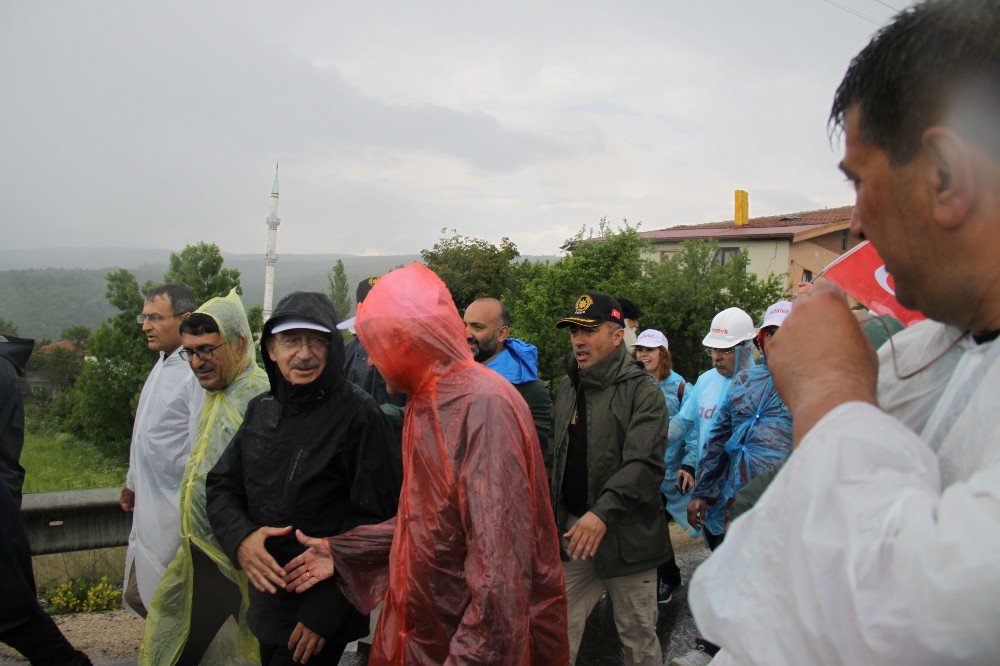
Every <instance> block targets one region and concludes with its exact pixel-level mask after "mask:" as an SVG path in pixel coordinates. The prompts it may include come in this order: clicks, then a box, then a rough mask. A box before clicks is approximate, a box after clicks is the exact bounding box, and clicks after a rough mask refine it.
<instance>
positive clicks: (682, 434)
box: [661, 344, 756, 534]
mask: <svg viewBox="0 0 1000 666" xmlns="http://www.w3.org/2000/svg"><path fill="white" fill-rule="evenodd" d="M755 365H756V364H755V363H754V360H753V348H752V347H751V346H750V345H749V344H744V345H741V346H739V347H737V348H736V360H735V364H734V370H733V376H731V377H723V376H722V375H720V374H719V372H718V370H716V369H715V368H712V369H711V370H708V371H707V372H703V373H702V374H701V376H699V377H698V381H697V382H695V385H694V387H693V388H692V389H690V390H689V391H685V393H689V392H690V394H691V395H690V397H688V398H687V399H685V400H684V404H683V405H682V406H681V409H680V411H679V412H678V413H677V416H674V417H673V418H672V419H670V431H669V432H668V434H667V451H668V452H669V451H670V450H671V448H674V447H679V446H681V445H683V447H684V455H683V457H682V458H681V465H682V466H684V467H689V468H691V469H693V470H694V472H695V474H697V471H698V467H699V465H700V463H701V458H702V452H703V451H704V449H705V444H706V443H707V442H708V436H709V433H710V432H711V426H712V423H713V422H714V421H715V418H716V416H717V415H718V412H719V408H720V406H721V405H722V403H723V402H724V401H725V399H726V395H727V394H728V392H729V387H730V385H731V384H732V383H733V377H734V376H736V375H737V374H739V373H740V372H742V371H743V370H747V369H749V368H753V367H754V366H755ZM675 455H676V454H675ZM668 465H669V461H668ZM676 479H677V472H676V471H675V472H674V478H673V479H670V478H667V477H664V479H663V482H664V485H666V484H668V483H669V484H671V485H672V484H673V483H674V482H675V481H676ZM662 489H663V487H662V486H661V490H662ZM678 495H679V497H677V498H675V499H674V500H673V501H672V503H671V504H672V506H673V507H674V509H670V507H668V509H670V514H671V515H672V516H673V517H674V519H675V520H677V522H678V524H680V525H682V526H684V525H688V522H687V501H688V500H689V499H690V496H691V493H690V491H689V492H687V493H685V494H684V495H680V494H679V493H678ZM682 499H683V504H681V500H682ZM725 517H726V507H725V504H723V503H717V504H716V506H710V507H709V508H708V512H707V516H706V519H705V525H706V527H708V530H709V531H710V532H711V533H712V534H722V533H723V532H724V531H725ZM688 528H689V529H690V526H688ZM695 534H697V533H695Z"/></svg>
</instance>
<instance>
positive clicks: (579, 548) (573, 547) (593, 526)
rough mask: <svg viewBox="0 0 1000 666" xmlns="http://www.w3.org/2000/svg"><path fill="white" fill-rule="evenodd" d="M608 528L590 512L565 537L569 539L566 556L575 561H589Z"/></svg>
mask: <svg viewBox="0 0 1000 666" xmlns="http://www.w3.org/2000/svg"><path fill="white" fill-rule="evenodd" d="M607 531H608V526H607V525H605V524H604V521H603V520H601V519H600V518H598V517H597V515H596V514H595V513H594V512H593V511H588V512H587V513H585V514H583V516H581V517H580V520H578V521H576V524H575V525H573V527H571V528H569V532H566V534H564V535H563V536H564V537H566V538H567V539H569V547H568V548H567V549H566V554H567V555H569V556H570V557H571V558H573V559H574V560H588V559H590V558H591V557H593V556H594V554H595V553H596V552H597V547H598V546H600V545H601V540H602V539H603V538H604V533H605V532H607Z"/></svg>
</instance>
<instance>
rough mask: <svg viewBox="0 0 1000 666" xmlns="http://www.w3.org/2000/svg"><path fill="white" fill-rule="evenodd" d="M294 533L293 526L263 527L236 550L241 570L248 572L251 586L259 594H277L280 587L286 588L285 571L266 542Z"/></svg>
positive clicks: (252, 533)
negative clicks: (266, 545) (268, 548)
mask: <svg viewBox="0 0 1000 666" xmlns="http://www.w3.org/2000/svg"><path fill="white" fill-rule="evenodd" d="M291 531H292V526H291V525H289V526H288V527H261V528H260V529H258V530H257V531H255V532H251V533H250V536H248V537H247V538H246V539H243V541H242V542H241V543H240V547H239V548H237V549H236V561H237V562H238V563H239V565H240V568H241V569H243V571H244V572H246V575H247V579H248V580H249V581H250V584H251V585H253V586H254V587H255V588H257V591H258V592H269V593H270V594H275V593H277V591H278V590H277V588H275V585H277V586H278V587H281V588H283V587H285V581H284V580H283V578H284V575H285V570H284V569H282V568H281V567H279V566H278V563H277V562H275V561H274V558H273V557H271V554H270V553H268V552H267V549H266V548H264V541H265V540H266V539H267V538H268V537H273V536H283V535H285V534H288V533H289V532H291Z"/></svg>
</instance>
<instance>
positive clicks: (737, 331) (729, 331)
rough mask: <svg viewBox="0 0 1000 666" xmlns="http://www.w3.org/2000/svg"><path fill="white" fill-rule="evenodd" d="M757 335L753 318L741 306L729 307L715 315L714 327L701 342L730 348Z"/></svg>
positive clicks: (714, 346)
mask: <svg viewBox="0 0 1000 666" xmlns="http://www.w3.org/2000/svg"><path fill="white" fill-rule="evenodd" d="M755 335H757V330H756V329H755V328H754V327H753V319H751V318H750V315H748V314H747V313H746V312H744V311H743V310H740V309H739V308H727V309H725V310H723V311H722V312H720V313H719V314H717V315H715V317H714V318H713V319H712V327H711V329H709V331H708V335H706V336H705V339H704V340H702V341H701V344H703V345H705V346H706V347H712V348H714V349H729V348H730V347H735V346H736V345H738V344H739V343H741V342H744V341H745V340H752V339H753V337H754V336H755Z"/></svg>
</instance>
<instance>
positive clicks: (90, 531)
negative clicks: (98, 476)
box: [21, 488, 132, 555]
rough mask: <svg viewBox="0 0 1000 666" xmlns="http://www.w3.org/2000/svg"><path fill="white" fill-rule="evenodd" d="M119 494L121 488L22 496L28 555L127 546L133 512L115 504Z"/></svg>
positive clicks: (22, 514)
mask: <svg viewBox="0 0 1000 666" xmlns="http://www.w3.org/2000/svg"><path fill="white" fill-rule="evenodd" d="M120 493H121V489H120V488H98V489H95V490H65V491H60V492H55V493H28V494H26V495H24V498H23V500H22V501H21V520H22V522H23V523H24V528H25V530H26V531H27V532H28V540H29V541H30V542H31V554H32V555H47V554H49V553H70V552H73V551H78V550H91V549H94V548H109V547H111V546H125V545H127V544H128V535H129V531H131V529H132V514H131V513H126V512H125V511H122V509H121V507H120V506H118V498H119V495H120Z"/></svg>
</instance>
